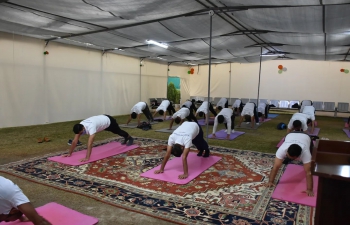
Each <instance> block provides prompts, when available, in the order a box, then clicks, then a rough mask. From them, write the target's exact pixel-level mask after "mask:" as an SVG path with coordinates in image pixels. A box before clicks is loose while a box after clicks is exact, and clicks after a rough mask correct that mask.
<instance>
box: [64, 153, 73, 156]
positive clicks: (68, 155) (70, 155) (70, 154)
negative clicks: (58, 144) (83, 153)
mask: <svg viewBox="0 0 350 225" xmlns="http://www.w3.org/2000/svg"><path fill="white" fill-rule="evenodd" d="M71 156H72V154H68V153H67V154H63V155H62V157H71Z"/></svg>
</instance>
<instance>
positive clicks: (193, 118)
mask: <svg viewBox="0 0 350 225" xmlns="http://www.w3.org/2000/svg"><path fill="white" fill-rule="evenodd" d="M186 119H187V120H188V121H190V122H192V121H194V122H196V123H198V121H197V118H196V117H195V116H194V114H193V113H192V111H191V109H190V115H188V117H186Z"/></svg>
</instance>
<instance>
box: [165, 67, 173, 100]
mask: <svg viewBox="0 0 350 225" xmlns="http://www.w3.org/2000/svg"><path fill="white" fill-rule="evenodd" d="M170 64H171V63H168V70H167V73H166V96H165V98H166V99H168V80H169V66H170ZM168 100H169V99H168ZM174 104H175V103H174Z"/></svg>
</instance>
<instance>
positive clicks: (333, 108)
mask: <svg viewBox="0 0 350 225" xmlns="http://www.w3.org/2000/svg"><path fill="white" fill-rule="evenodd" d="M190 98H191V99H195V100H196V101H207V100H208V97H200V96H191V97H190ZM220 99H221V97H214V98H212V97H211V98H210V102H211V103H212V104H213V105H216V104H217V103H218V102H219V101H220ZM227 99H228V104H229V105H233V103H234V102H235V101H236V100H237V99H240V100H241V101H242V103H243V104H246V103H247V102H255V103H256V102H257V99H253V98H251V99H249V98H227ZM260 102H264V103H266V104H269V105H270V106H272V108H275V109H296V110H297V109H298V108H297V107H293V106H295V105H300V104H301V102H302V101H299V100H274V99H271V100H268V99H259V103H260ZM312 103H313V106H314V107H315V109H316V110H317V111H326V112H345V113H347V112H350V109H349V103H347V102H338V104H336V103H335V102H322V101H312Z"/></svg>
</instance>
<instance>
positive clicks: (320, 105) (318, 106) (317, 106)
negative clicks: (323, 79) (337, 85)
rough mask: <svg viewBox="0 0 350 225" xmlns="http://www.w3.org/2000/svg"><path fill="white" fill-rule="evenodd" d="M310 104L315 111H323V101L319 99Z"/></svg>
mask: <svg viewBox="0 0 350 225" xmlns="http://www.w3.org/2000/svg"><path fill="white" fill-rule="evenodd" d="M312 106H313V107H315V110H316V111H323V102H320V101H314V102H313V103H312Z"/></svg>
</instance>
